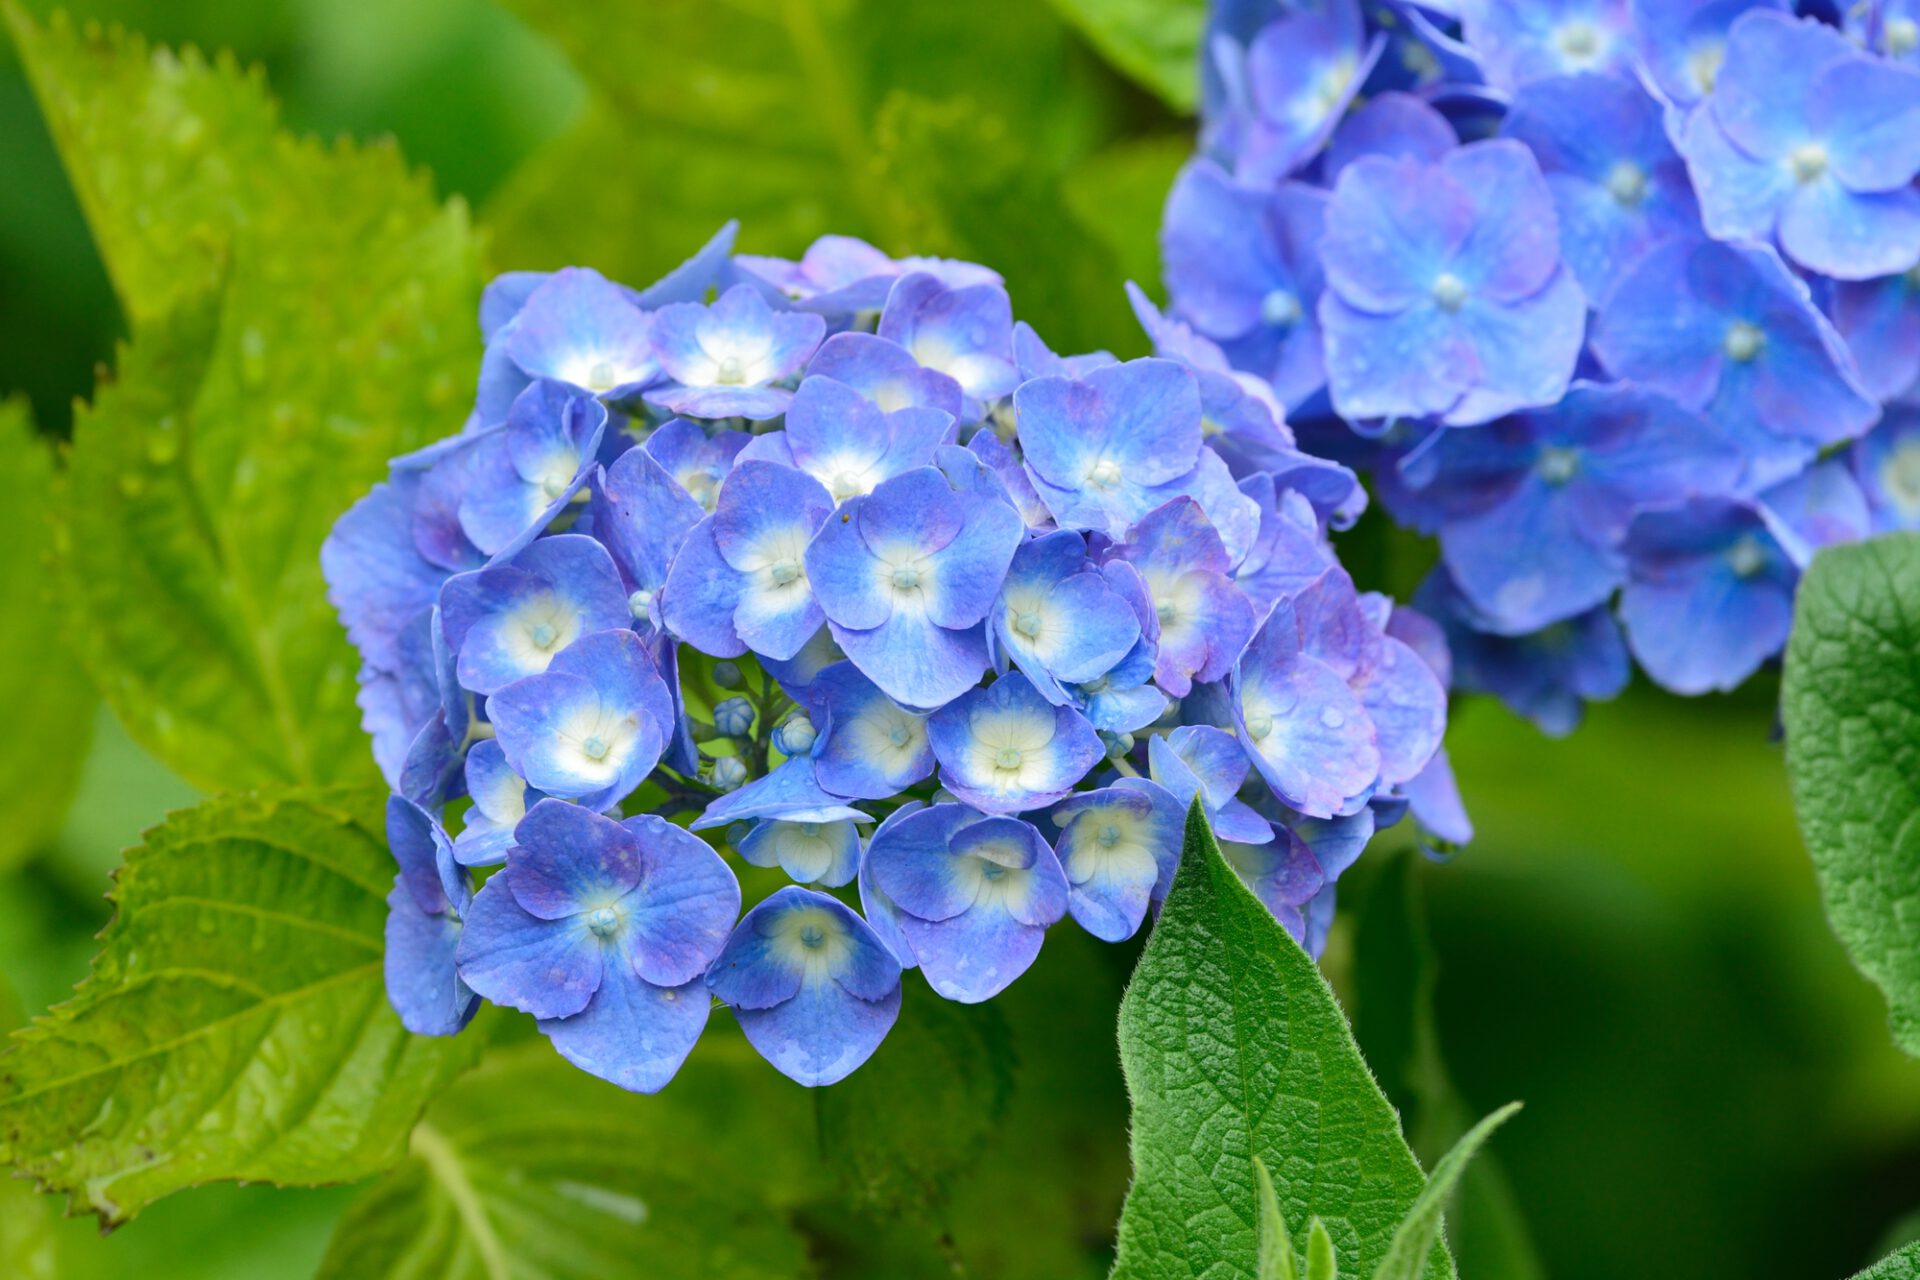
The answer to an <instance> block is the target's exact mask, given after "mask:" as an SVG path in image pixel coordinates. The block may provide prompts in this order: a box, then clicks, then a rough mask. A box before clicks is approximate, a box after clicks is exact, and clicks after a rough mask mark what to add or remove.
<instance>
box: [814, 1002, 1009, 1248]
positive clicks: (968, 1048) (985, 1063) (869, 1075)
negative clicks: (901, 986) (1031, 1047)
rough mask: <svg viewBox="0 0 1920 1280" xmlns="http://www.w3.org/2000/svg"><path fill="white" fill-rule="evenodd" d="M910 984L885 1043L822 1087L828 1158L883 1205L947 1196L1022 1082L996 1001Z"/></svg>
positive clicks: (919, 1203)
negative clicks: (964, 999) (965, 999)
mask: <svg viewBox="0 0 1920 1280" xmlns="http://www.w3.org/2000/svg"><path fill="white" fill-rule="evenodd" d="M910 985H911V986H912V988H913V989H912V990H910V991H908V992H907V998H906V1000H905V1002H904V1004H903V1007H902V1009H901V1011H900V1020H899V1022H898V1023H896V1024H895V1026H894V1028H893V1030H892V1031H891V1032H889V1033H888V1035H887V1039H886V1041H885V1043H883V1044H882V1045H881V1046H880V1049H879V1052H877V1053H875V1054H874V1056H873V1058H872V1060H871V1061H869V1062H868V1063H867V1064H866V1065H865V1066H863V1067H861V1068H860V1070H858V1071H856V1072H854V1073H853V1074H852V1075H851V1076H848V1077H847V1078H846V1079H845V1080H844V1081H842V1082H841V1083H840V1084H838V1085H835V1086H834V1087H833V1088H831V1089H822V1090H820V1091H819V1092H818V1095H817V1096H818V1098H819V1106H820V1145H821V1149H822V1151H823V1152H824V1153H825V1155H826V1159H827V1163H828V1164H829V1165H830V1166H831V1167H832V1168H834V1169H835V1170H837V1171H838V1172H839V1174H840V1176H841V1179H842V1181H843V1183H844V1185H845V1186H846V1189H847V1191H848V1193H849V1195H850V1196H851V1198H852V1199H853V1201H854V1203H855V1204H857V1205H860V1206H862V1207H864V1208H869V1209H872V1210H875V1211H878V1212H882V1213H892V1212H897V1211H900V1210H903V1209H904V1210H915V1211H924V1210H927V1209H930V1208H932V1207H934V1206H937V1205H938V1204H940V1203H941V1202H942V1201H944V1200H945V1198H946V1195H947V1191H948V1188H949V1186H950V1185H951V1183H952V1181H953V1179H954V1178H955V1177H956V1176H957V1175H959V1174H961V1173H964V1172H966V1171H967V1170H968V1169H970V1168H971V1167H972V1165H973V1163H974V1161H975V1160H977V1159H978V1158H979V1156H980V1153H981V1150H982V1149H983V1148H984V1147H985V1145H986V1143H987V1139H988V1138H989V1137H990V1136H991V1135H992V1134H993V1132H994V1130H995V1128H996V1127H997V1126H998V1125H999V1123H1000V1120H1001V1118H1002V1117H1003V1116H1004V1115H1005V1113H1006V1108H1007V1098H1008V1095H1009V1093H1010V1092H1011V1091H1012V1087H1013V1068H1014V1064H1013V1062H1012V1060H1011V1047H1010V1045H1009V1043H1008V1039H1007V1026H1006V1020H1005V1019H1004V1018H1003V1017H1002V1016H1001V1014H1000V1011H999V1010H998V1009H997V1008H995V1007H994V1006H993V1005H990V1004H987V1005H964V1004H956V1003H954V1002H953V1001H951V1000H942V999H940V998H939V997H938V996H936V995H934V994H933V992H932V991H930V990H923V989H921V986H922V984H920V983H918V982H913V983H911V984H910Z"/></svg>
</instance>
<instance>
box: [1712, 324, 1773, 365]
mask: <svg viewBox="0 0 1920 1280" xmlns="http://www.w3.org/2000/svg"><path fill="white" fill-rule="evenodd" d="M1766 344H1767V335H1766V334H1765V333H1764V332H1763V331H1762V330H1761V329H1760V328H1759V326H1757V325H1752V324H1748V323H1747V322H1746V321H1745V320H1735V321H1734V322H1733V323H1732V324H1730V325H1728V326H1727V336H1726V340H1725V341H1724V342H1723V343H1722V344H1721V346H1722V347H1723V348H1724V349H1725V351H1726V353H1727V359H1729V360H1732V361H1735V362H1737V363H1739V364H1746V363H1747V362H1748V361H1750V360H1752V359H1753V358H1754V357H1755V356H1757V355H1759V354H1760V348H1761V347H1763V346H1765V345H1766Z"/></svg>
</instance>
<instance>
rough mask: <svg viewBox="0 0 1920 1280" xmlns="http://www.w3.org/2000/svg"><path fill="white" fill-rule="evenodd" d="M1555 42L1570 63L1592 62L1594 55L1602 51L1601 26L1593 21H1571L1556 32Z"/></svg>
mask: <svg viewBox="0 0 1920 1280" xmlns="http://www.w3.org/2000/svg"><path fill="white" fill-rule="evenodd" d="M1554 43H1556V44H1558V45H1559V46H1560V52H1561V53H1562V54H1563V55H1564V56H1565V57H1566V60H1567V61H1568V62H1569V63H1573V64H1576V65H1582V64H1587V63H1591V62H1592V61H1593V57H1594V55H1595V54H1597V53H1599V52H1600V48H1601V44H1602V40H1601V37H1600V28H1598V27H1596V26H1594V25H1593V24H1592V23H1591V22H1569V23H1567V24H1566V25H1565V26H1563V27H1561V28H1560V30H1559V31H1557V32H1555V33H1554Z"/></svg>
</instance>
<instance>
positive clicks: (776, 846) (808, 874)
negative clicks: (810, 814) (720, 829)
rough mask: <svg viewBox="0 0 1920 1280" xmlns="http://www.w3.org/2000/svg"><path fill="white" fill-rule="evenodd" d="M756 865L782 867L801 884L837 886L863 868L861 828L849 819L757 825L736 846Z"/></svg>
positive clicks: (743, 855)
mask: <svg viewBox="0 0 1920 1280" xmlns="http://www.w3.org/2000/svg"><path fill="white" fill-rule="evenodd" d="M735 847H736V848H737V849H738V850H739V853H740V856H741V857H742V858H744V859H745V860H746V861H748V862H750V863H752V864H753V865H754V866H756V867H779V868H780V869H781V870H782V871H785V872H786V873H787V874H788V875H789V876H791V877H792V878H793V879H794V880H796V881H798V882H799V883H801V884H820V885H825V886H827V887H828V888H837V887H838V886H840V885H843V884H849V883H851V882H852V881H853V878H854V876H856V875H858V874H859V871H860V832H859V831H858V829H856V828H855V827H854V825H853V823H852V822H851V821H849V820H845V819H843V820H841V821H839V822H825V823H820V822H783V821H780V820H777V819H770V820H768V821H765V822H761V823H759V824H758V825H756V826H755V827H754V828H753V830H752V831H749V832H748V833H747V834H746V836H745V837H744V838H743V839H741V841H740V842H739V844H738V845H736V846H735Z"/></svg>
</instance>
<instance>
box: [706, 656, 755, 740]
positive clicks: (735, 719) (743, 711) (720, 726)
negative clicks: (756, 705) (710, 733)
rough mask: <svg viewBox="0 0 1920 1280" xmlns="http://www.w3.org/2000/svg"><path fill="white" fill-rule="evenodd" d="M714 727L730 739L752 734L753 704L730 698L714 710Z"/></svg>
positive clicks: (744, 700)
mask: <svg viewBox="0 0 1920 1280" xmlns="http://www.w3.org/2000/svg"><path fill="white" fill-rule="evenodd" d="M736 674H738V673H737V672H736ZM713 727H714V728H715V729H717V730H718V731H719V732H720V734H721V735H722V736H723V737H728V738H738V737H740V736H742V735H744V734H746V733H748V732H750V731H751V730H752V729H753V704H752V703H750V702H748V701H747V700H746V699H745V698H728V699H727V700H726V701H725V702H722V703H721V704H720V705H719V706H717V707H715V708H714V709H713Z"/></svg>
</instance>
